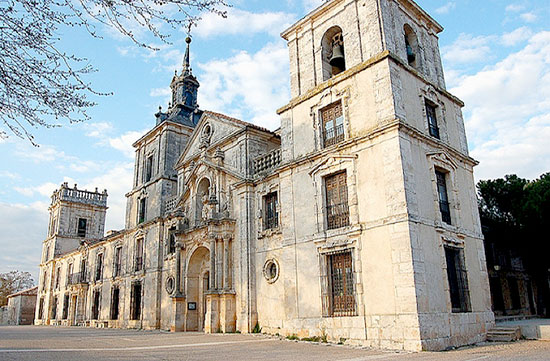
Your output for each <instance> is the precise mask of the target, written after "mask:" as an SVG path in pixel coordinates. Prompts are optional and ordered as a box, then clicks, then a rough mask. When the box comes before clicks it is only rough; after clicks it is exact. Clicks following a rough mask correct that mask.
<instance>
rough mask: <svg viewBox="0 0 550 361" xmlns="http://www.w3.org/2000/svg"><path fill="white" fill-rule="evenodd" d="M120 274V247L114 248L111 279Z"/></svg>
mask: <svg viewBox="0 0 550 361" xmlns="http://www.w3.org/2000/svg"><path fill="white" fill-rule="evenodd" d="M121 274H122V247H117V248H115V267H114V268H113V277H118V276H120V275H121Z"/></svg>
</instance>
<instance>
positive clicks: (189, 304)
mask: <svg viewBox="0 0 550 361" xmlns="http://www.w3.org/2000/svg"><path fill="white" fill-rule="evenodd" d="M187 309H188V310H190V311H194V310H196V309H197V302H187Z"/></svg>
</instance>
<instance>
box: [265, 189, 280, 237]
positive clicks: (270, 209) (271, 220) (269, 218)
mask: <svg viewBox="0 0 550 361" xmlns="http://www.w3.org/2000/svg"><path fill="white" fill-rule="evenodd" d="M263 198H264V230H267V229H275V228H277V227H278V226H279V212H278V209H277V207H278V204H277V203H278V202H277V192H273V193H269V194H268V195H266V196H264V197H263Z"/></svg>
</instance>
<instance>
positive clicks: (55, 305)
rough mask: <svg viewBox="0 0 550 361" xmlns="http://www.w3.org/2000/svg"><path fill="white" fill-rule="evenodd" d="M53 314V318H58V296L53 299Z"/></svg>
mask: <svg viewBox="0 0 550 361" xmlns="http://www.w3.org/2000/svg"><path fill="white" fill-rule="evenodd" d="M51 316H52V317H51V319H52V320H55V319H57V297H54V299H53V303H52V311H51Z"/></svg>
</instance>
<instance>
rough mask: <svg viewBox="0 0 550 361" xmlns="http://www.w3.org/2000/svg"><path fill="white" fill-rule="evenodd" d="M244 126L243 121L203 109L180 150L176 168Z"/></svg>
mask: <svg viewBox="0 0 550 361" xmlns="http://www.w3.org/2000/svg"><path fill="white" fill-rule="evenodd" d="M244 127H245V123H243V122H241V121H239V120H238V119H233V118H230V117H227V116H224V115H223V114H217V113H213V112H208V111H205V112H204V113H203V115H202V117H201V119H200V120H199V122H198V124H197V126H196V127H195V130H194V131H193V133H192V134H191V138H190V139H189V142H188V143H187V146H186V147H185V149H184V151H183V152H182V154H181V156H180V158H179V159H178V162H177V163H176V167H175V168H176V169H180V168H182V167H183V166H184V165H185V164H186V163H188V162H189V161H190V160H191V159H193V158H196V156H197V155H199V154H201V153H204V152H207V151H208V150H210V149H211V148H212V147H213V146H214V145H215V144H217V143H219V142H220V141H222V140H223V139H225V138H227V137H228V136H229V135H231V134H233V133H236V132H238V131H239V130H241V129H243V128H244Z"/></svg>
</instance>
